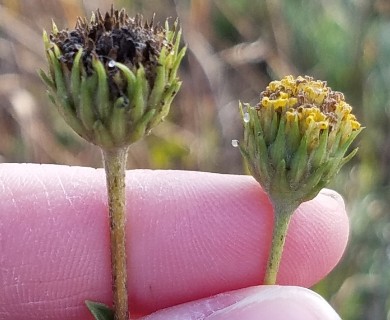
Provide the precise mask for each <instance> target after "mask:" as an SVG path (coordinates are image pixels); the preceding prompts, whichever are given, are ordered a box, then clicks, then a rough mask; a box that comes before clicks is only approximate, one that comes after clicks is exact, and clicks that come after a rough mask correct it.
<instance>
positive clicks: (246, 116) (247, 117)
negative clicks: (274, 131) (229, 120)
mask: <svg viewBox="0 0 390 320" xmlns="http://www.w3.org/2000/svg"><path fill="white" fill-rule="evenodd" d="M242 119H243V120H244V122H245V123H248V122H249V120H250V119H251V117H250V115H249V113H248V112H245V113H244V117H243V118H242Z"/></svg>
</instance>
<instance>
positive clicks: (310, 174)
mask: <svg viewBox="0 0 390 320" xmlns="http://www.w3.org/2000/svg"><path fill="white" fill-rule="evenodd" d="M240 109H241V114H242V119H243V123H244V128H245V129H244V130H245V133H244V143H242V144H239V147H240V150H241V153H242V155H243V156H244V158H245V159H246V160H247V162H248V165H249V169H250V172H251V174H252V175H253V176H254V177H255V178H256V179H257V181H258V182H259V183H260V184H261V185H262V186H263V188H264V189H265V190H266V191H267V192H268V193H269V195H270V198H271V200H273V202H274V203H275V202H280V201H284V202H291V203H292V204H295V205H296V206H298V205H299V204H300V203H301V202H303V201H307V200H310V199H312V198H313V197H314V196H316V195H317V193H318V192H319V191H320V190H321V188H323V187H324V186H325V185H326V184H327V183H328V182H329V180H330V179H331V178H332V177H333V176H334V175H335V174H336V173H337V172H338V171H339V169H340V168H341V166H342V165H343V164H345V163H346V162H347V161H348V160H349V159H351V158H352V157H353V155H354V154H355V153H356V151H357V149H355V150H354V151H352V152H351V153H349V154H348V155H347V156H346V155H345V154H346V152H347V149H348V147H349V146H350V145H351V143H352V141H353V140H354V139H355V137H356V136H357V135H358V134H359V132H360V131H361V129H362V128H361V125H360V123H359V122H358V121H357V120H356V117H355V116H354V115H353V114H352V113H351V111H352V108H351V106H350V105H349V104H347V103H346V102H345V100H344V95H343V94H342V93H340V92H336V91H333V90H332V89H331V88H329V87H327V84H326V82H324V81H318V80H314V79H313V78H311V77H308V76H305V77H301V76H299V77H297V78H294V77H292V76H287V77H285V78H283V79H282V80H280V81H273V82H271V83H270V84H269V85H268V86H267V88H266V89H265V91H263V92H262V93H261V94H260V102H259V103H258V104H257V105H256V106H254V107H252V106H250V105H244V106H242V105H241V106H240Z"/></svg>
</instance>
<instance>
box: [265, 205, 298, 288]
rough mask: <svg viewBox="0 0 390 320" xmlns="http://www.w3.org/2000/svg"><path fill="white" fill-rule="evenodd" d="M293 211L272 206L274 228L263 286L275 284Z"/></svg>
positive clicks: (288, 208)
mask: <svg viewBox="0 0 390 320" xmlns="http://www.w3.org/2000/svg"><path fill="white" fill-rule="evenodd" d="M293 212H294V209H291V208H290V207H287V208H286V207H283V206H282V207H281V206H277V205H274V227H273V231H272V245H271V251H270V253H269V257H268V262H267V269H266V271H265V277H264V284H268V285H272V284H276V278H277V275H278V271H279V265H280V260H281V258H282V253H283V247H284V243H285V241H286V235H287V230H288V226H289V224H290V220H291V216H292V214H293Z"/></svg>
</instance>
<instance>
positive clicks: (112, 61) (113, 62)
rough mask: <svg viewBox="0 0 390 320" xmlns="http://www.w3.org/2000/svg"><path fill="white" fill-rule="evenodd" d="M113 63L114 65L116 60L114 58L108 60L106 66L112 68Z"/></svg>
mask: <svg viewBox="0 0 390 320" xmlns="http://www.w3.org/2000/svg"><path fill="white" fill-rule="evenodd" d="M115 65H116V62H115V61H114V60H110V61H108V66H109V67H110V68H114V67H115Z"/></svg>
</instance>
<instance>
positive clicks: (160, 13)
mask: <svg viewBox="0 0 390 320" xmlns="http://www.w3.org/2000/svg"><path fill="white" fill-rule="evenodd" d="M111 3H112V0H110V1H106V0H56V1H47V0H23V1H22V0H19V1H17V0H0V162H33V163H58V164H68V165H80V166H92V167H101V158H100V154H99V150H98V149H97V148H95V147H93V146H91V145H89V144H87V143H86V142H84V141H83V140H82V139H81V138H79V137H78V136H77V135H76V134H74V133H73V132H72V130H71V129H69V128H68V127H67V125H66V124H65V123H64V121H63V120H62V118H60V116H59V115H58V114H57V111H56V109H55V108H54V106H53V105H51V104H50V103H49V100H48V99H47V96H46V93H45V87H44V86H43V84H42V82H41V81H40V79H39V77H38V75H37V70H38V69H39V68H43V69H45V70H46V67H45V58H44V51H43V44H42V41H41V34H42V29H44V28H45V29H48V30H50V26H51V19H52V18H53V19H54V20H55V21H56V23H57V25H58V26H59V28H65V27H70V28H73V27H74V25H75V20H76V17H77V16H80V15H87V16H89V15H90V12H91V11H92V10H95V9H97V8H98V7H99V8H101V9H102V11H105V10H107V9H109V7H110V5H111ZM114 4H115V5H116V6H117V7H125V8H126V9H128V10H129V11H130V13H136V12H141V13H143V14H144V16H145V17H147V18H148V17H151V16H152V14H153V13H156V16H157V18H158V19H157V20H164V19H165V17H173V19H174V18H175V17H177V16H179V18H180V20H181V23H182V27H183V31H184V42H185V43H186V44H187V45H188V54H187V56H186V58H185V60H184V63H183V66H182V68H181V71H180V74H181V78H182V80H183V87H182V90H181V91H180V92H179V94H178V96H177V98H176V99H175V101H174V103H173V106H172V108H171V113H170V115H169V117H168V119H167V120H166V121H165V122H164V123H163V124H162V125H160V126H158V127H157V128H156V129H155V130H154V131H153V133H152V134H151V135H150V136H148V137H147V138H146V139H143V140H142V141H140V142H137V143H136V144H134V146H133V148H131V151H130V155H129V160H128V168H152V169H184V170H202V171H211V172H219V173H230V174H243V173H245V172H246V171H245V168H244V166H243V163H242V160H241V156H240V155H239V152H238V150H237V149H234V148H233V147H232V146H231V140H232V139H240V138H241V136H242V129H241V123H240V118H239V114H238V110H237V104H238V100H239V99H240V100H241V101H244V102H252V103H256V102H257V99H258V96H259V93H260V91H261V90H263V89H264V88H265V86H266V84H267V83H268V82H269V81H270V80H272V79H276V78H281V77H283V76H285V75H287V74H293V75H295V76H296V75H299V74H301V75H304V74H307V75H311V76H314V77H315V78H319V79H321V80H327V81H328V85H329V86H331V87H332V88H333V89H334V90H337V91H342V92H344V93H345V96H346V99H347V101H348V102H349V103H350V104H351V105H353V106H354V111H355V113H356V114H357V116H358V119H359V120H360V122H361V123H362V124H363V125H364V126H365V127H366V129H365V130H364V131H363V133H362V134H361V135H360V137H359V138H358V139H357V140H358V141H357V142H356V143H355V145H356V146H359V147H360V152H359V153H358V155H357V156H356V157H355V158H354V159H353V161H351V162H350V163H349V164H348V165H347V166H345V167H344V168H343V169H342V172H341V173H340V174H339V176H338V177H337V179H335V181H334V182H333V183H332V186H331V187H332V188H334V189H336V190H337V191H339V192H340V193H341V194H342V195H343V196H344V198H345V200H346V203H347V207H348V212H349V214H350V219H351V236H350V241H349V247H348V248H347V251H346V253H345V255H344V257H343V260H342V261H341V263H340V264H339V265H338V266H337V268H336V269H335V270H334V271H333V272H332V273H331V274H330V275H329V276H328V277H327V278H326V279H325V280H323V281H322V282H321V283H319V284H318V285H316V286H315V287H314V288H313V289H314V290H315V291H317V292H318V293H320V294H321V295H322V296H324V297H325V298H326V299H327V300H328V301H329V302H330V303H331V304H332V305H333V307H334V308H335V309H336V310H337V311H338V312H339V313H340V315H341V317H342V318H343V319H346V320H355V319H362V320H363V319H375V320H377V319H388V320H389V319H390V312H389V310H390V294H389V293H390V263H389V258H390V246H389V243H390V215H389V212H388V211H389V207H390V206H389V200H388V199H389V196H390V188H389V181H390V170H389V164H390V130H389V129H388V127H389V124H390V122H389V119H390V1H389V0H376V1H374V0H372V1H369V0H312V1H306V0H294V1H291V0H257V1H256V0H239V1H238V0H210V1H207V0H192V1H190V0H176V1H174V0H162V1H160V0H159V1H157V0H150V1H142V0H127V1H119V0H118V1H114Z"/></svg>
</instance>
